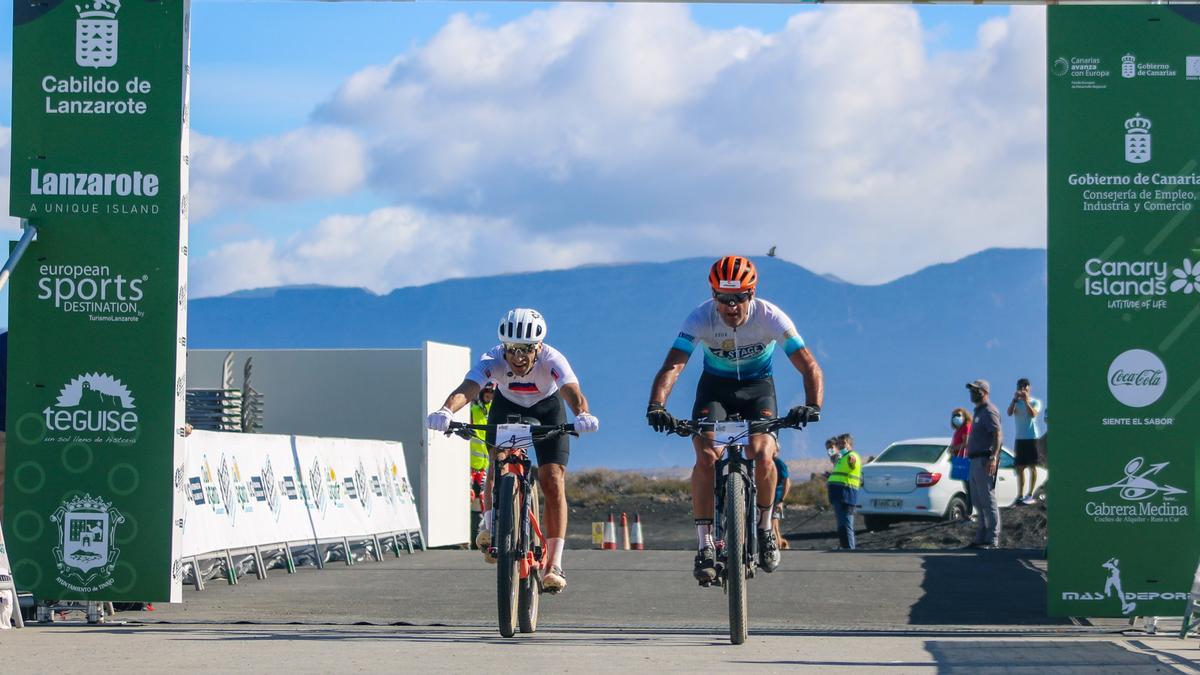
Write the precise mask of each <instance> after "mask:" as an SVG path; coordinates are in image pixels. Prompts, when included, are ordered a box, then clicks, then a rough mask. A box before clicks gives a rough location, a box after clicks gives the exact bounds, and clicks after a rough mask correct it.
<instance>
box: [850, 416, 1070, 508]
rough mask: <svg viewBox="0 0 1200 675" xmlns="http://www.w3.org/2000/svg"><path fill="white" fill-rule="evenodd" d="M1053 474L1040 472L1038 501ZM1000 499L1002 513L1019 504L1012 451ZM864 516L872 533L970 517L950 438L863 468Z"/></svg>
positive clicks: (904, 446)
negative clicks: (907, 523) (902, 524)
mask: <svg viewBox="0 0 1200 675" xmlns="http://www.w3.org/2000/svg"><path fill="white" fill-rule="evenodd" d="M1049 477H1050V473H1049V472H1048V471H1047V470H1046V469H1045V468H1043V467H1040V466H1039V467H1038V477H1037V486H1036V487H1035V490H1034V496H1035V497H1037V499H1038V500H1039V501H1040V500H1043V499H1045V497H1046V490H1045V485H1046V481H1047V480H1048V479H1049ZM996 500H997V501H998V502H999V503H1000V507H1001V508H1006V507H1009V506H1012V505H1013V503H1014V502H1016V500H1017V470H1016V469H1015V468H1013V455H1012V452H1011V451H1010V450H1009V449H1008V448H1006V447H1003V446H1001V452H1000V468H999V469H998V470H997V474H996ZM858 511H859V513H861V514H862V516H863V522H864V524H865V525H866V526H867V529H868V530H872V531H874V530H882V529H885V528H886V527H887V526H888V525H890V524H892V523H894V522H897V521H900V520H916V519H928V518H931V519H942V520H958V519H961V518H962V517H963V515H964V514H965V513H966V512H967V490H966V485H965V484H964V481H960V480H951V478H950V439H949V438H948V437H944V438H914V439H911V440H907V441H899V442H896V443H893V444H891V445H889V446H888V448H887V449H886V450H884V451H883V452H882V453H881V454H880V455H879V456H878V457H876V458H875V460H874V461H872V462H871V463H870V464H867V465H865V466H863V486H862V488H861V489H859V491H858Z"/></svg>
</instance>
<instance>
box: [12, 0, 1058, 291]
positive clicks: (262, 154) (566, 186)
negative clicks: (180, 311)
mask: <svg viewBox="0 0 1200 675" xmlns="http://www.w3.org/2000/svg"><path fill="white" fill-rule="evenodd" d="M0 53H2V54H4V55H5V56H4V58H5V61H6V63H5V64H3V66H2V67H0V125H3V127H4V129H3V133H4V137H3V138H4V141H5V143H6V144H7V138H8V132H9V130H8V125H9V120H10V117H11V112H10V105H11V103H10V100H11V86H10V70H11V66H10V64H11V60H10V58H11V57H10V56H9V55H10V54H11V27H10V26H9V25H8V22H3V24H2V25H0ZM1043 53H1044V10H1043V9H1042V8H1037V7H1020V8H1009V7H999V6H987V7H980V6H970V5H952V6H946V5H943V6H908V5H895V6H873V7H848V6H835V5H824V6H805V5H782V4H764V5H745V4H737V5H720V4H702V5H683V6H680V5H659V4H654V5H620V6H615V5H603V4H593V3H580V4H572V5H555V4H547V3H507V2H484V3H475V2H416V3H410V2H402V3H389V2H363V3H336V2H213V1H206V0H193V40H192V53H191V58H192V91H193V94H192V97H193V98H192V102H193V104H192V131H193V139H192V147H193V163H192V166H193V176H192V178H193V180H192V188H191V189H192V195H193V205H194V207H195V210H194V212H193V220H192V228H191V232H192V242H191V244H192V246H191V249H192V251H193V255H192V261H193V266H192V270H191V274H192V281H191V286H192V288H193V289H194V291H195V292H196V294H197V295H212V294H220V293H226V292H230V291H233V290H237V289H240V288H248V287H256V286H269V285H280V284H291V283H331V284H338V285H354V286H365V287H368V288H371V289H372V290H375V291H377V292H385V291H387V290H389V289H390V288H394V287H397V286H405V285H412V284H419V283H427V282H431V281H437V280H440V279H444V278H447V277H455V276H470V275H472V274H475V273H478V272H479V271H481V270H482V271H486V272H495V271H518V270H524V269H546V268H553V267H567V266H573V265H577V264H586V263H598V262H599V263H603V262H621V261H629V260H662V259H670V258H677V257H684V256H689V255H704V254H718V253H722V252H724V249H725V248H728V246H729V242H730V239H731V237H730V232H731V231H736V232H737V237H738V244H737V245H738V246H740V247H743V248H746V249H748V250H747V252H750V253H755V252H758V251H757V249H758V248H761V249H763V251H765V249H766V248H767V247H768V246H769V245H776V244H778V245H779V248H780V254H781V255H782V256H783V257H785V258H787V259H789V260H792V261H794V262H797V263H799V264H802V265H805V266H807V267H810V268H812V269H814V270H816V271H818V272H830V273H834V274H837V275H838V276H840V277H842V278H845V279H848V280H851V281H858V282H861V283H880V282H884V281H887V280H890V279H893V278H895V277H897V276H900V275H903V274H906V273H909V272H911V271H914V270H916V269H918V268H920V267H923V266H925V265H928V264H931V263H934V262H939V261H944V260H949V259H955V258H959V257H961V256H963V255H966V254H968V253H971V252H974V251H976V250H979V249H981V248H986V247H988V246H1006V245H1008V246H1041V245H1044V236H1045V235H1044V226H1045V225H1044V218H1045V216H1044V212H1045V207H1044V197H1034V198H1032V199H1030V198H1029V197H1028V195H1029V194H1040V193H1041V191H1042V187H1041V186H1042V185H1043V184H1044V166H1043V163H1044V160H1043V158H1044V147H1045V141H1044V67H1043ZM2 152H3V154H4V155H5V156H7V153H8V150H7V148H3V149H2ZM4 169H5V171H4V173H5V174H7V163H5V164H4ZM3 189H4V190H6V189H7V180H5V181H4V188H3ZM4 203H5V204H6V203H7V199H4ZM4 233H5V234H7V235H8V236H9V237H10V238H15V236H16V234H17V233H16V230H15V228H14V227H13V223H12V222H9V223H8V224H7V227H6V229H5V232H4ZM514 242H517V243H519V250H520V252H521V255H520V256H517V258H518V259H516V260H514V259H513V256H507V257H506V259H505V260H503V261H499V262H498V261H497V256H496V255H495V253H494V251H497V250H503V249H505V248H506V247H510V246H512V245H513V243H514ZM3 305H4V307H3V309H4V310H5V311H4V315H7V311H6V310H7V299H6V298H4V299H3Z"/></svg>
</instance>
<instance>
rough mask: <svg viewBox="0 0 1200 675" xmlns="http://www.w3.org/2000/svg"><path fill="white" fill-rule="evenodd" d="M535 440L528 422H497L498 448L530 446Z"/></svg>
mask: <svg viewBox="0 0 1200 675" xmlns="http://www.w3.org/2000/svg"><path fill="white" fill-rule="evenodd" d="M532 442H533V435H532V433H531V432H530V431H529V425H528V424H497V425H496V447H497V448H528V447H529V446H530V444H531V443H532Z"/></svg>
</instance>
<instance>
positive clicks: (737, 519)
mask: <svg viewBox="0 0 1200 675" xmlns="http://www.w3.org/2000/svg"><path fill="white" fill-rule="evenodd" d="M809 421H816V413H815V411H813V412H811V413H810V415H809ZM806 424H807V422H799V423H795V424H792V423H789V422H788V420H787V418H782V419H772V420H762V421H749V422H748V421H744V420H729V421H726V422H711V421H708V420H679V421H677V422H676V423H675V430H674V431H675V433H677V434H679V435H680V436H692V435H695V436H702V435H704V434H705V433H706V432H712V433H713V435H714V436H715V439H714V440H715V441H716V444H717V445H718V446H724V447H725V452H724V454H723V457H722V458H721V459H720V460H718V461H717V468H716V480H715V481H714V482H715V485H714V486H713V490H714V491H715V493H716V508H715V509H714V513H713V526H714V532H713V539H714V540H716V541H717V542H718V547H717V561H716V562H717V581H716V583H717V584H720V585H721V586H722V587H723V588H724V589H725V595H726V596H728V598H729V641H730V642H732V643H733V644H735V645H740V644H742V643H743V642H745V641H746V636H747V634H748V633H749V629H748V619H747V608H746V580H747V579H752V578H754V572H755V570H756V569H758V528H757V527H756V525H757V522H758V506H757V504H758V502H757V493H758V490H757V488H756V486H755V484H754V460H753V459H750V458H749V457H747V456H746V449H747V447H748V446H749V437H750V434H752V433H753V434H767V433H771V432H773V431H776V430H778V429H782V428H784V427H787V428H792V429H801V428H803V427H804V426H805V425H806ZM721 542H723V543H724V545H723V546H722V545H721Z"/></svg>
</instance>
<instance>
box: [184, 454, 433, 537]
mask: <svg viewBox="0 0 1200 675" xmlns="http://www.w3.org/2000/svg"><path fill="white" fill-rule="evenodd" d="M183 489H184V492H185V493H186V494H185V500H186V507H185V509H184V524H183V557H184V558H191V557H194V556H201V555H203V554H206V553H212V552H216V551H223V550H227V549H243V548H249V547H253V546H259V545H265V544H278V543H283V542H289V543H291V544H293V545H296V544H301V543H304V542H312V541H329V540H336V539H341V538H343V537H348V538H354V537H358V536H368V537H369V536H371V535H374V534H384V533H395V532H402V533H413V534H416V533H419V532H420V530H421V523H420V521H419V520H418V518H417V507H416V502H415V501H414V500H413V492H412V486H411V485H410V483H409V482H408V470H407V468H406V467H405V464H404V448H403V446H401V445H400V444H399V443H394V442H390V441H370V440H352V439H344V438H313V437H308V436H284V435H276V434H239V433H217V432H208V431H196V432H193V433H192V434H191V435H190V436H189V437H188V439H187V470H186V472H185V475H184V488H183Z"/></svg>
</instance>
